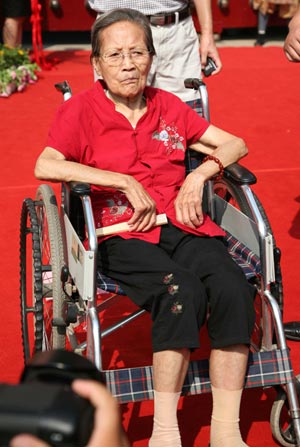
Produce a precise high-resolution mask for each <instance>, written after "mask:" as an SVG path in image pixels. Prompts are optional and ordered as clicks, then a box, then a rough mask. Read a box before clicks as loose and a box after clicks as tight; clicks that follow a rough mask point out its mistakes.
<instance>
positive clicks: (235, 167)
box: [224, 163, 257, 185]
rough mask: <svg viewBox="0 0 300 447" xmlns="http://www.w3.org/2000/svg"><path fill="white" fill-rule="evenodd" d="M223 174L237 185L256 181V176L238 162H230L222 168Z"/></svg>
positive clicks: (252, 183)
mask: <svg viewBox="0 0 300 447" xmlns="http://www.w3.org/2000/svg"><path fill="white" fill-rule="evenodd" d="M224 176H225V177H226V178H227V179H228V180H231V181H232V182H233V183H236V184H238V185H243V184H246V185H254V184H255V183H256V181H257V179H256V176H255V175H254V174H253V173H252V172H251V171H249V169H247V168H245V167H244V166H242V165H240V164H238V163H232V164H231V165H229V166H227V167H226V168H225V170H224Z"/></svg>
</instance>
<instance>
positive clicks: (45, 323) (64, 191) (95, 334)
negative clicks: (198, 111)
mask: <svg viewBox="0 0 300 447" xmlns="http://www.w3.org/2000/svg"><path fill="white" fill-rule="evenodd" d="M185 84H186V87H187V88H193V89H195V90H198V91H199V94H200V97H201V102H202V114H203V115H204V117H205V118H207V119H208V120H209V106H208V96H207V90H206V86H205V84H204V83H203V82H202V81H200V80H199V79H187V80H186V82H185ZM56 88H57V90H59V91H60V92H62V93H63V95H64V99H65V100H67V99H68V98H69V97H70V96H71V94H72V93H71V89H70V86H69V85H68V83H67V82H66V81H64V82H62V83H60V84H56ZM187 152H188V158H187V172H189V171H190V170H191V169H194V168H195V167H196V166H197V165H198V164H199V163H201V155H200V154H199V153H196V152H193V150H192V149H189V150H188V151H187ZM255 183H256V177H255V176H254V174H253V173H251V172H250V171H249V170H248V169H246V168H245V167H244V166H242V165H240V164H238V163H234V164H232V165H230V166H228V167H227V168H226V169H225V173H224V176H223V178H222V179H219V180H209V181H208V182H207V185H206V190H205V194H204V200H203V206H204V210H205V211H206V213H208V214H209V215H210V217H211V218H212V219H213V220H214V221H215V222H216V223H217V224H218V225H220V226H221V227H222V228H223V229H224V230H225V232H226V237H225V239H226V243H227V248H228V251H229V253H230V254H231V256H232V257H233V259H234V260H235V261H236V262H237V263H238V264H239V265H240V267H241V268H242V269H243V271H244V273H245V275H246V277H247V279H248V281H250V282H251V283H252V284H253V285H254V286H255V287H256V298H255V311H256V322H255V328H254V331H253V336H252V342H251V349H250V355H249V361H248V370H247V375H246V379H245V387H246V388H256V387H263V388H268V387H274V388H275V390H276V391H277V397H276V399H275V401H274V403H273V406H272V410H271V415H270V425H271V430H272V434H273V437H274V438H275V440H276V441H277V442H278V443H279V444H280V445H282V446H287V447H289V446H298V447H300V410H299V396H300V376H295V374H294V372H293V369H292V366H291V359H290V353H289V349H288V347H287V344H286V338H285V334H284V327H283V323H282V311H283V287H282V277H281V269H280V249H279V248H278V247H277V246H276V241H275V238H274V235H273V232H272V229H271V225H270V223H269V221H268V218H267V216H266V213H265V211H264V208H263V206H262V204H261V202H260V200H259V199H258V197H257V196H256V194H255V193H254V192H253V190H252V189H251V185H253V184H255ZM84 241H87V243H84ZM97 246H98V240H97V235H96V230H95V225H94V219H93V212H92V205H91V198H90V185H88V184H83V183H71V184H65V183H63V184H62V185H61V195H60V197H59V200H58V199H57V197H56V195H55V193H54V191H53V187H52V186H50V185H48V184H41V185H40V186H39V187H38V188H37V192H36V197H35V198H34V199H33V198H25V199H24V201H23V204H22V210H21V223H20V299H21V318H22V328H21V330H22V342H23V352H24V360H25V361H27V360H28V359H29V358H30V357H31V356H32V355H33V354H34V353H35V352H37V351H41V350H48V349H58V348H60V349H61V348H62V349H68V350H72V351H74V352H76V353H79V354H81V355H84V356H87V357H88V358H89V359H90V360H92V361H93V362H94V364H95V365H96V367H97V368H98V369H99V370H101V371H103V374H104V376H105V378H106V383H107V386H108V388H109V389H110V390H111V392H112V394H114V395H115V396H116V398H117V399H118V400H119V402H120V403H127V402H137V401H143V400H147V399H152V398H153V383H152V367H151V365H146V366H141V367H132V368H130V367H129V368H124V367H122V368H117V369H104V368H103V357H102V351H103V340H104V338H105V337H108V336H109V335H110V334H111V333H113V332H115V331H117V330H118V329H119V328H121V327H124V326H126V325H127V324H128V323H130V322H133V321H135V320H136V319H137V318H139V317H140V316H141V315H142V314H143V313H144V312H145V311H144V310H143V309H136V310H134V311H133V312H131V313H129V314H128V315H126V316H125V317H123V318H121V319H120V320H118V321H117V322H116V323H114V324H112V325H110V326H108V327H106V328H105V329H104V328H103V327H102V326H103V322H102V319H101V318H100V315H101V314H103V312H105V310H106V309H108V308H109V307H111V306H118V304H119V303H120V300H122V296H123V295H124V293H123V291H122V289H121V288H120V286H118V284H116V283H115V282H114V281H113V280H111V279H110V278H107V277H105V276H104V275H103V274H102V273H101V272H99V271H97V265H96V264H97V263H96V259H97ZM123 299H124V297H123ZM208 392H210V380H209V376H208V359H204V360H192V361H191V362H190V365H189V369H188V373H187V376H186V380H185V383H184V386H183V389H182V394H183V395H194V394H200V393H208Z"/></svg>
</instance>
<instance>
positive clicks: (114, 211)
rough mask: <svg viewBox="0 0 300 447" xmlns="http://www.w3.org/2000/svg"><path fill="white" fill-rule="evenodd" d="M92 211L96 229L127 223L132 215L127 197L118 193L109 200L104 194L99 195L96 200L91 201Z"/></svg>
mask: <svg viewBox="0 0 300 447" xmlns="http://www.w3.org/2000/svg"><path fill="white" fill-rule="evenodd" d="M93 209H94V217H95V223H96V227H97V228H100V227H102V226H107V225H113V224H114V223H117V222H124V221H128V220H129V219H130V218H131V216H132V214H133V209H132V207H131V205H130V203H129V202H128V200H127V197H126V196H125V194H123V193H121V192H119V191H117V192H115V193H114V194H113V195H112V197H110V198H106V196H105V194H103V195H101V194H99V195H98V196H97V199H94V200H93Z"/></svg>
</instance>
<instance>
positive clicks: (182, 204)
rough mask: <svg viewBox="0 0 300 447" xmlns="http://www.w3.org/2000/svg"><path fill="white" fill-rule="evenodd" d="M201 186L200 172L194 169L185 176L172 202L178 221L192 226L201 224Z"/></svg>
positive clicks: (195, 226) (202, 179)
mask: <svg viewBox="0 0 300 447" xmlns="http://www.w3.org/2000/svg"><path fill="white" fill-rule="evenodd" d="M203 188H204V178H203V177H202V176H201V174H199V173H197V172H196V171H194V172H191V173H190V174H189V175H188V176H187V177H186V179H185V181H184V183H183V184H182V186H181V188H180V190H179V193H178V195H177V197H176V200H175V202H174V206H175V211H176V219H177V220H178V222H180V223H182V224H184V225H187V226H189V227H192V228H197V227H199V226H200V225H202V223H203V211H202V197H203Z"/></svg>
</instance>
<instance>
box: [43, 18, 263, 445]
mask: <svg viewBox="0 0 300 447" xmlns="http://www.w3.org/2000/svg"><path fill="white" fill-rule="evenodd" d="M91 39H92V54H91V62H92V64H93V67H94V69H95V70H96V72H97V74H98V75H99V77H101V80H100V79H99V80H97V81H96V82H95V84H94V86H93V87H92V88H91V89H89V90H87V91H84V92H82V93H80V94H78V95H75V96H73V97H72V98H70V99H69V100H68V101H66V102H64V103H63V104H62V105H61V106H60V107H59V109H58V111H57V113H56V115H55V118H54V120H53V123H52V125H51V127H50V130H49V135H48V142H47V146H46V147H45V149H44V150H43V151H42V153H41V154H40V156H39V157H38V159H37V162H36V166H35V176H36V177H37V178H38V179H40V180H42V179H43V180H46V181H54V182H57V181H63V182H69V181H79V182H86V183H90V184H91V185H92V194H91V200H92V204H93V212H94V219H95V223H96V226H97V227H100V226H109V225H112V224H118V223H120V222H127V223H128V225H129V228H130V230H129V231H128V232H125V233H124V232H123V233H119V234H114V235H111V236H108V237H107V238H103V239H99V247H98V267H99V268H100V270H101V271H103V272H104V273H105V274H106V275H108V276H110V277H111V278H113V279H115V280H116V281H117V282H118V283H119V284H120V285H121V286H122V288H123V290H124V291H125V292H126V294H127V295H128V296H129V297H130V298H131V299H132V300H133V301H134V303H135V304H137V305H138V306H139V307H142V308H145V309H146V310H147V311H149V312H150V313H151V318H152V321H153V326H152V346H153V382H154V425H153V432H152V435H151V439H150V441H149V446H150V447H170V446H172V447H181V445H182V444H181V437H180V430H179V427H178V422H177V406H178V401H179V397H180V394H181V390H182V386H183V382H184V379H185V376H186V373H187V368H188V365H189V360H190V352H191V350H194V349H197V348H199V331H200V328H201V326H202V325H203V324H204V323H206V322H207V326H208V333H209V336H210V341H211V348H212V349H211V355H210V380H211V386H212V398H213V412H212V418H211V432H210V443H211V447H241V446H245V445H246V444H245V443H244V442H243V440H242V437H241V434H240V430H239V410H240V399H241V395H242V390H243V386H244V381H245V374H246V368H247V361H248V353H249V345H250V338H251V334H252V330H253V326H254V320H255V312H254V305H253V300H254V295H255V290H254V288H253V287H252V286H250V284H249V283H248V282H247V280H246V278H245V276H244V274H243V272H242V270H241V269H240V268H239V267H238V266H237V265H236V263H235V262H234V261H233V260H232V258H231V257H230V255H229V254H228V252H227V249H226V247H225V245H224V243H223V236H224V232H223V230H222V229H221V228H220V227H219V226H217V225H216V224H215V223H214V222H213V221H211V220H210V218H209V217H208V216H207V215H205V214H204V213H203V212H202V195H203V188H204V184H205V182H206V181H207V180H208V179H210V178H212V177H213V176H215V175H219V176H222V174H223V171H224V167H226V166H228V165H229V164H231V163H234V162H236V161H238V160H239V159H240V158H241V157H243V156H245V155H246V154H247V147H246V145H245V142H244V141H243V140H242V139H241V138H238V137H236V136H234V135H232V134H230V133H228V132H226V131H224V130H222V129H220V128H217V127H215V126H214V125H212V124H210V123H209V122H207V121H206V120H205V119H203V118H202V117H200V116H199V115H198V114H197V113H196V112H195V111H194V110H193V109H191V108H190V107H189V106H188V105H187V104H185V103H184V102H183V101H181V99H179V98H178V97H177V96H176V95H174V94H172V93H169V92H166V91H164V90H161V89H157V88H153V87H149V86H146V82H147V76H148V74H149V71H150V69H151V63H152V59H153V56H154V55H155V48H154V45H153V39H152V33H151V28H150V26H149V20H148V18H147V17H145V16H144V15H143V14H141V13H140V12H139V11H136V10H132V9H116V10H113V11H111V12H108V13H105V14H103V15H101V16H100V17H99V18H98V19H97V20H96V22H95V23H94V25H93V28H92V35H91ZM191 145H192V147H193V149H195V150H196V151H199V152H202V153H204V154H205V155H206V157H205V158H204V160H203V162H202V164H201V165H200V166H199V167H198V168H197V169H195V170H194V171H193V172H192V173H190V174H189V175H187V176H186V173H185V164H184V158H185V152H186V148H187V147H190V146H191ZM161 213H165V214H166V216H167V218H168V223H167V224H165V225H163V226H156V225H155V224H156V216H157V214H161ZM208 309H209V315H208V313H207V311H208Z"/></svg>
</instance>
